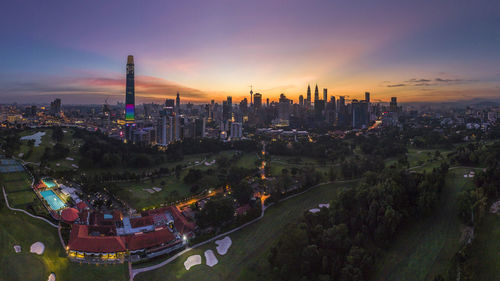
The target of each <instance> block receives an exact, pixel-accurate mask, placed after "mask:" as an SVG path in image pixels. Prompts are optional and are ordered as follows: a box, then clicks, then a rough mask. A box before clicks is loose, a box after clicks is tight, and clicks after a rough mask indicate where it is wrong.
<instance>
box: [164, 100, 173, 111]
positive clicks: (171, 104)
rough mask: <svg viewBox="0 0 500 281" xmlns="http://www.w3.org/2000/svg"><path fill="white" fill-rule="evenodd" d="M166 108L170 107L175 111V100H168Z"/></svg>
mask: <svg viewBox="0 0 500 281" xmlns="http://www.w3.org/2000/svg"><path fill="white" fill-rule="evenodd" d="M165 107H170V108H172V109H173V108H174V107H175V100H174V99H166V100H165Z"/></svg>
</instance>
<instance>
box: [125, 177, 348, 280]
mask: <svg viewBox="0 0 500 281" xmlns="http://www.w3.org/2000/svg"><path fill="white" fill-rule="evenodd" d="M356 183H357V182H356V181H351V182H348V183H335V184H328V185H322V186H319V187H317V188H314V189H312V190H310V191H308V192H306V193H305V194H302V195H299V196H296V197H294V198H291V199H289V200H287V201H284V202H281V203H279V204H277V205H275V206H271V207H270V208H269V209H268V210H267V211H266V214H265V216H264V218H263V219H261V220H260V221H258V222H256V223H254V224H252V225H250V226H247V227H246V228H244V229H242V230H240V231H237V232H235V233H233V234H231V235H230V237H231V239H232V241H233V244H232V246H231V248H230V249H229V251H228V253H227V254H226V255H224V256H220V255H218V254H217V253H216V250H215V247H216V245H215V243H210V244H208V245H205V246H203V247H201V248H197V249H195V250H192V251H190V252H188V253H186V254H184V255H183V256H181V257H179V258H178V259H176V260H175V261H174V262H172V263H170V264H168V265H166V266H164V267H162V268H160V269H158V270H154V271H149V272H146V273H141V274H139V275H137V276H136V278H135V280H156V281H161V280H266V276H268V272H269V268H268V262H267V256H268V255H269V250H270V248H271V246H272V245H273V244H274V243H275V242H276V241H277V239H278V237H279V235H280V234H281V231H282V230H283V228H284V227H285V226H286V225H287V224H289V223H291V222H293V221H295V220H296V219H298V218H299V217H300V216H301V215H302V213H303V212H304V211H306V210H308V209H310V208H312V207H315V206H317V205H318V204H319V203H326V202H328V201H329V200H330V199H332V198H333V197H334V196H335V195H336V193H337V191H338V188H339V187H340V186H347V187H349V186H353V185H354V184H356ZM208 249H212V250H214V252H215V253H216V256H217V259H218V260H219V263H218V264H217V265H215V266H214V267H212V268H210V267H208V266H206V265H198V266H195V267H193V268H191V269H190V270H189V271H186V269H185V268H184V262H185V261H186V259H187V257H189V256H191V255H193V254H199V255H201V256H202V262H203V263H205V257H204V255H203V253H204V251H205V250H208Z"/></svg>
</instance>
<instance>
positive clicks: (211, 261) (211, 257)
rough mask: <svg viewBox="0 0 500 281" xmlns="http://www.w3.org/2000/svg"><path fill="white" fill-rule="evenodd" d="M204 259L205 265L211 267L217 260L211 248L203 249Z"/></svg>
mask: <svg viewBox="0 0 500 281" xmlns="http://www.w3.org/2000/svg"><path fill="white" fill-rule="evenodd" d="M205 260H206V261H207V265H208V266H210V267H213V266H214V265H216V264H217V263H218V262H219V261H218V260H217V258H216V257H215V254H214V251H212V250H206V251H205Z"/></svg>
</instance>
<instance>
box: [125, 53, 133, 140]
mask: <svg viewBox="0 0 500 281" xmlns="http://www.w3.org/2000/svg"><path fill="white" fill-rule="evenodd" d="M125 123H126V124H125V126H126V127H125V138H126V139H127V140H128V141H131V140H132V134H133V129H132V128H133V127H134V126H135V85H134V57H133V56H128V58H127V81H126V88H125Z"/></svg>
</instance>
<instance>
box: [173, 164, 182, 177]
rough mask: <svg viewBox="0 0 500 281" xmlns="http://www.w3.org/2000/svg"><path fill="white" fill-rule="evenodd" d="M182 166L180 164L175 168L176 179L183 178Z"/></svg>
mask: <svg viewBox="0 0 500 281" xmlns="http://www.w3.org/2000/svg"><path fill="white" fill-rule="evenodd" d="M181 172H182V166H181V165H180V164H179V165H177V166H175V178H176V179H179V178H180V177H181Z"/></svg>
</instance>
